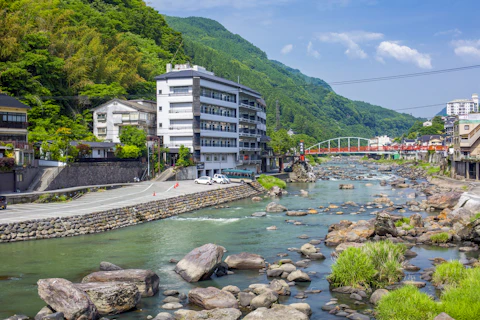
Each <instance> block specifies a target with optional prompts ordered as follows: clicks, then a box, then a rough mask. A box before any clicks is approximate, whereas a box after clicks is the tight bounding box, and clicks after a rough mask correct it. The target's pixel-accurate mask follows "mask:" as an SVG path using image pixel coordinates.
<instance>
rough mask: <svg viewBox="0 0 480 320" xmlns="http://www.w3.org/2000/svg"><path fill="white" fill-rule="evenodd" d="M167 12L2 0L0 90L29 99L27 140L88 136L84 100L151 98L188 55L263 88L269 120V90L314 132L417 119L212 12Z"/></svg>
mask: <svg viewBox="0 0 480 320" xmlns="http://www.w3.org/2000/svg"><path fill="white" fill-rule="evenodd" d="M167 21H168V22H169V24H167ZM167 21H166V20H165V18H164V17H163V16H162V15H161V14H159V13H158V12H156V11H155V10H154V9H153V8H151V7H149V6H147V5H146V3H145V2H144V1H143V0H103V1H102V0H0V92H5V93H8V94H10V95H12V96H15V97H19V98H20V99H21V100H22V101H23V102H25V103H27V104H28V105H30V106H31V107H32V110H31V111H30V113H29V123H30V126H29V129H30V132H31V134H30V138H31V140H32V141H37V140H45V139H52V138H55V137H58V138H59V139H94V137H93V136H92V134H91V128H89V125H91V114H90V112H89V111H88V110H89V109H90V108H92V107H95V106H97V105H99V104H101V103H103V102H105V101H107V100H109V99H111V98H113V97H124V98H128V99H133V98H147V99H155V83H154V82H153V78H154V77H155V76H156V75H159V74H162V73H164V72H165V65H166V63H169V62H172V63H174V64H175V63H185V62H187V61H190V62H193V63H195V64H198V65H202V66H204V67H206V68H207V69H209V70H211V71H214V72H215V73H216V74H217V75H218V76H221V77H225V78H227V79H231V80H234V81H236V80H237V79H238V77H240V81H241V82H242V83H243V84H245V85H247V86H250V87H252V88H254V89H256V90H258V91H260V92H261V93H262V94H263V95H264V97H265V98H266V100H267V102H268V125H269V127H270V128H273V127H274V125H275V100H278V101H279V103H280V106H281V124H282V127H283V128H287V129H288V128H292V129H293V130H294V131H296V132H298V133H306V134H308V135H310V136H312V137H314V138H315V139H324V138H329V137H334V136H338V135H344V136H345V135H356V136H363V137H370V136H373V135H375V134H389V135H394V136H395V135H400V134H401V133H403V132H406V131H407V130H408V129H409V128H410V127H411V125H412V124H413V122H414V120H415V119H414V118H413V117H411V116H408V115H404V114H399V113H396V112H394V111H390V110H387V109H383V108H381V107H378V106H373V105H370V104H367V103H364V102H357V101H351V100H348V99H346V98H344V97H341V96H339V95H337V94H335V92H333V91H332V89H331V88H330V87H329V86H328V84H327V83H325V82H324V81H322V80H320V79H317V78H312V77H308V76H305V75H304V74H302V73H301V72H300V71H298V70H295V69H292V68H289V67H287V66H285V65H283V64H282V63H280V62H278V61H272V60H269V59H268V57H267V56H266V54H265V53H264V52H263V51H261V50H260V49H259V48H257V47H255V46H253V45H252V44H251V43H249V42H248V41H246V40H245V39H243V38H242V37H240V36H238V35H235V34H232V33H231V32H229V31H228V30H226V29H225V28H224V27H223V26H222V25H220V24H219V23H217V22H215V21H213V20H209V19H203V18H186V19H181V18H173V17H167ZM180 32H182V33H180Z"/></svg>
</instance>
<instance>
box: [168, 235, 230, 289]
mask: <svg viewBox="0 0 480 320" xmlns="http://www.w3.org/2000/svg"><path fill="white" fill-rule="evenodd" d="M224 251H225V248H224V247H221V246H217V245H216V244H213V243H207V244H205V245H203V246H201V247H198V248H195V249H193V250H192V251H190V252H189V253H188V254H187V255H186V256H185V257H183V259H182V260H180V261H179V262H178V263H177V266H176V267H175V272H176V273H178V274H179V275H181V276H182V278H183V279H185V281H187V282H198V281H200V280H206V279H209V278H210V277H211V275H212V274H213V272H214V271H215V269H216V267H217V264H219V263H220V262H222V258H223V253H224Z"/></svg>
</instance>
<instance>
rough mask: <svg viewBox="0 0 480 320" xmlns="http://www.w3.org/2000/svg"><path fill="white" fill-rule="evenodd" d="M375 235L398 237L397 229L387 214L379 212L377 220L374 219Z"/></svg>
mask: <svg viewBox="0 0 480 320" xmlns="http://www.w3.org/2000/svg"><path fill="white" fill-rule="evenodd" d="M375 234H376V235H379V236H386V235H387V234H391V235H392V236H394V237H396V236H397V235H398V233H397V228H396V227H395V224H394V223H393V220H392V217H391V216H390V215H389V214H388V213H386V212H380V213H378V214H377V218H376V219H375Z"/></svg>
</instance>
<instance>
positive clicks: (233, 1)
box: [149, 0, 292, 12]
mask: <svg viewBox="0 0 480 320" xmlns="http://www.w3.org/2000/svg"><path fill="white" fill-rule="evenodd" d="M291 1H292V0H242V1H238V0H201V1H198V0H150V1H149V4H150V5H151V6H153V7H155V8H157V9H159V10H161V11H170V12H172V11H196V10H202V9H212V8H219V7H232V8H235V9H245V8H256V7H262V6H272V5H281V4H284V3H288V2H291Z"/></svg>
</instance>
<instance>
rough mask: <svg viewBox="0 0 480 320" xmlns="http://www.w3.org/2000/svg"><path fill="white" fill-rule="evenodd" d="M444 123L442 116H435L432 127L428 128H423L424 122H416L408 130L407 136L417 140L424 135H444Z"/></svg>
mask: <svg viewBox="0 0 480 320" xmlns="http://www.w3.org/2000/svg"><path fill="white" fill-rule="evenodd" d="M444 129H445V127H444V123H443V121H442V117H441V116H435V117H434V118H433V119H432V125H431V126H428V127H424V126H423V121H416V122H415V123H414V124H413V126H412V127H411V128H410V129H409V130H408V133H407V135H406V136H405V137H406V138H408V139H415V138H417V137H420V136H423V135H433V134H442V133H443V131H444Z"/></svg>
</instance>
